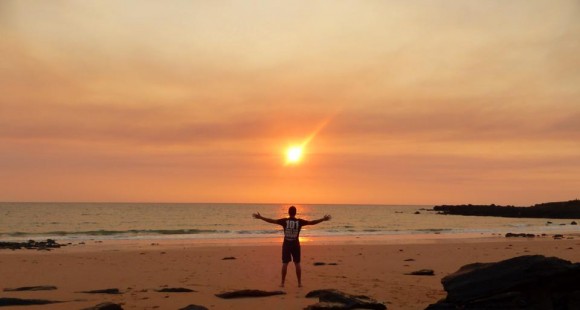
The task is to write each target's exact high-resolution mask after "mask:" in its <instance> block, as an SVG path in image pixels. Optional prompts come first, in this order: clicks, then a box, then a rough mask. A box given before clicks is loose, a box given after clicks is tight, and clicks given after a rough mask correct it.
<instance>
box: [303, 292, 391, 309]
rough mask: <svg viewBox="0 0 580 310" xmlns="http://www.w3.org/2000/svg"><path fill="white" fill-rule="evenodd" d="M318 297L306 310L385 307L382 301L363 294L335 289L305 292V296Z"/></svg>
mask: <svg viewBox="0 0 580 310" xmlns="http://www.w3.org/2000/svg"><path fill="white" fill-rule="evenodd" d="M316 297H318V303H316V304H313V305H309V306H308V307H306V308H305V309H307V310H319V309H320V310H322V309H376V310H384V309H387V306H385V305H384V304H383V303H379V302H377V301H376V300H374V299H372V298H370V297H368V296H363V295H351V294H347V293H344V292H341V291H338V290H335V289H324V290H315V291H311V292H309V293H308V294H306V298H316Z"/></svg>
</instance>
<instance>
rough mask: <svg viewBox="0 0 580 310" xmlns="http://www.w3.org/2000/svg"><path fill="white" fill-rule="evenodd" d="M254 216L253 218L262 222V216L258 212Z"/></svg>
mask: <svg viewBox="0 0 580 310" xmlns="http://www.w3.org/2000/svg"><path fill="white" fill-rule="evenodd" d="M252 216H253V217H254V218H255V219H259V220H261V219H262V215H261V214H260V212H256V213H254V214H252Z"/></svg>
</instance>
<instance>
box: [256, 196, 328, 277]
mask: <svg viewBox="0 0 580 310" xmlns="http://www.w3.org/2000/svg"><path fill="white" fill-rule="evenodd" d="M252 215H253V216H254V218H256V219H260V220H263V221H266V222H268V223H271V224H278V225H280V226H282V227H283V229H284V242H283V243H282V282H281V283H280V287H284V282H285V281H286V273H287V271H288V263H289V262H291V261H294V265H295V267H296V278H298V287H302V268H301V267H300V239H299V235H300V229H302V226H306V225H316V224H318V223H321V222H324V221H329V220H330V219H331V218H332V217H331V216H330V215H328V214H327V215H325V216H324V217H323V218H321V219H318V220H314V221H307V220H303V219H299V218H296V207H294V206H291V207H290V208H288V215H289V216H290V217H288V218H281V219H278V220H274V219H269V218H267V217H263V216H262V215H260V213H259V212H256V213H254V214H252Z"/></svg>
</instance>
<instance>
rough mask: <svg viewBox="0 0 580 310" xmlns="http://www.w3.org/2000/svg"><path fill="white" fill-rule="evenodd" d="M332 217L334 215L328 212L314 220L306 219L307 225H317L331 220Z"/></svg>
mask: <svg viewBox="0 0 580 310" xmlns="http://www.w3.org/2000/svg"><path fill="white" fill-rule="evenodd" d="M330 219H332V216H330V214H327V215H325V216H324V217H323V218H321V219H318V220H314V221H306V225H316V224H318V223H322V222H324V221H330Z"/></svg>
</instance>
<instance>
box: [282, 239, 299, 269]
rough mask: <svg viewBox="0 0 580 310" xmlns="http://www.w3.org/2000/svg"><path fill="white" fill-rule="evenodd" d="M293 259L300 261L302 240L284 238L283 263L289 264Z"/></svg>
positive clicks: (296, 261)
mask: <svg viewBox="0 0 580 310" xmlns="http://www.w3.org/2000/svg"><path fill="white" fill-rule="evenodd" d="M291 261H294V263H300V242H298V241H286V240H284V243H282V263H284V264H287V263H289V262H291Z"/></svg>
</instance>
